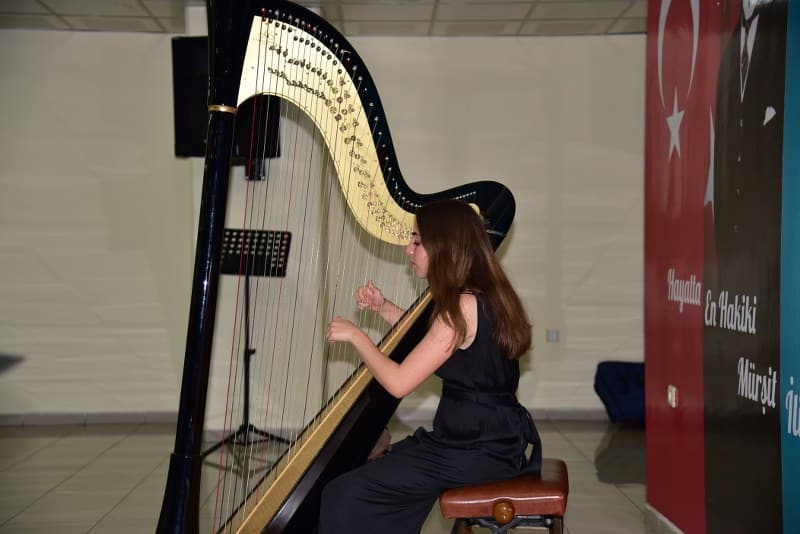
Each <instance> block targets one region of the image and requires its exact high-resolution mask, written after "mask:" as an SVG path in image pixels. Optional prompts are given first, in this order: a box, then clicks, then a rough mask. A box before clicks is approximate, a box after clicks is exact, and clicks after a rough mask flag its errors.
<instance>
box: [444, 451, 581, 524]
mask: <svg viewBox="0 0 800 534" xmlns="http://www.w3.org/2000/svg"><path fill="white" fill-rule="evenodd" d="M568 494H569V478H568V475H567V465H566V464H565V463H564V461H563V460H558V459H554V458H544V459H543V460H542V472H541V475H533V474H529V475H521V476H519V477H516V478H513V479H510V480H502V481H499V482H491V483H488V484H480V485H476V486H465V487H461V488H453V489H450V490H447V491H445V492H444V493H442V495H441V496H440V497H439V508H441V510H442V514H443V515H444V517H446V518H448V519H456V525H455V527H454V529H453V532H457V531H458V529H459V528H461V526H462V525H463V524H466V525H475V524H477V525H480V526H483V527H487V528H489V529H491V530H492V532H496V533H505V532H506V531H507V530H508V529H510V528H513V527H516V526H523V525H524V526H543V527H547V528H548V529H550V531H551V532H561V531H562V523H563V516H564V512H565V511H566V509H567V495H568ZM467 528H468V527H467ZM468 531H469V530H467V532H468Z"/></svg>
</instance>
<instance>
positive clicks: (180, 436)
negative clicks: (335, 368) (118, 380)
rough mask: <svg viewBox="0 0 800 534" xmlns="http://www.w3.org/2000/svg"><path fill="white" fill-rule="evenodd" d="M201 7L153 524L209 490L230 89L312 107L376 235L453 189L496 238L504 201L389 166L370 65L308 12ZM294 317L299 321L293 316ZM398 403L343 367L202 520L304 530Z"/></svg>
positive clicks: (423, 318) (181, 521)
mask: <svg viewBox="0 0 800 534" xmlns="http://www.w3.org/2000/svg"><path fill="white" fill-rule="evenodd" d="M207 11H208V28H209V73H210V75H209V92H208V110H209V122H208V135H207V145H206V157H205V171H204V178H203V190H202V199H201V206H200V217H199V225H198V235H197V249H196V254H195V265H194V272H193V282H192V294H191V307H190V313H189V325H188V333H187V342H186V353H185V360H184V367H183V376H182V384H181V394H180V406H179V413H178V423H177V429H176V437H175V447H174V451H173V453H172V456H171V459H170V466H169V471H168V475H167V483H166V489H165V494H164V500H163V503H162V509H161V514H160V517H159V521H158V532H175V533H190V532H197V531H199V530H200V529H201V527H200V522H199V519H198V518H199V515H200V512H199V510H200V507H201V499H202V500H205V499H206V498H207V497H206V495H205V494H203V495H201V492H202V490H201V473H202V472H203V463H204V454H203V449H202V447H203V434H204V422H205V417H206V408H207V407H206V402H207V396H208V392H209V374H210V368H211V360H212V342H213V339H214V330H215V319H216V311H217V301H218V293H219V286H220V274H221V265H222V262H223V256H224V252H225V248H224V247H225V245H224V236H225V230H226V229H225V217H226V207H227V205H228V196H229V183H230V173H231V146H232V143H233V135H234V126H235V121H236V111H237V108H239V106H240V105H241V104H242V102H244V101H245V100H247V99H248V98H252V97H253V96H255V95H271V96H273V97H277V98H279V99H281V100H282V101H284V102H286V103H288V104H290V105H291V106H293V107H294V108H296V109H299V110H300V111H301V112H302V113H303V114H304V115H305V116H306V117H308V118H309V119H310V121H311V123H312V124H313V127H314V128H315V130H316V132H315V135H318V136H319V138H320V139H322V141H323V142H324V145H325V146H326V147H327V149H328V152H329V158H330V161H331V168H332V171H333V173H334V174H335V175H336V177H337V178H338V185H339V187H340V189H341V196H342V198H343V199H344V200H343V202H342V204H343V205H344V206H346V210H347V211H348V212H349V214H350V217H351V218H352V220H353V221H354V222H353V226H356V227H358V228H359V229H360V231H362V232H363V233H364V234H368V235H369V236H370V238H372V239H375V240H378V241H380V242H382V243H387V244H389V245H390V246H396V245H405V244H406V243H407V242H408V240H409V238H410V233H411V228H412V224H413V216H414V212H415V211H416V209H417V208H418V207H419V206H421V205H423V204H425V203H426V202H430V201H431V200H437V199H443V198H457V199H461V200H464V201H466V202H469V203H471V204H473V205H474V206H475V207H476V208H477V209H478V210H479V211H480V212H481V214H482V216H483V217H484V219H485V221H486V224H487V231H488V232H489V236H490V239H491V241H492V243H493V245H494V246H495V247H497V246H498V245H499V244H500V242H501V241H502V240H503V238H504V237H505V235H506V232H507V231H508V228H509V227H510V225H511V222H512V220H513V217H514V210H515V204H514V199H513V196H512V195H511V193H510V191H509V190H508V189H507V188H505V187H504V186H502V185H501V184H499V183H496V182H491V181H480V182H474V183H469V184H466V185H463V186H459V187H455V188H452V189H448V190H445V191H441V192H438V193H435V194H422V193H417V192H415V191H413V190H411V189H410V188H409V187H408V186H407V185H406V182H405V181H404V179H403V176H402V174H401V173H400V168H399V165H398V161H397V156H396V154H395V150H394V146H393V144H392V139H391V135H390V133H389V128H388V123H387V119H386V117H385V115H384V110H383V107H382V105H381V101H380V98H379V97H378V92H377V89H376V87H375V84H374V82H373V80H372V78H371V76H370V74H369V71H368V70H367V68H366V66H365V65H364V63H363V61H362V60H361V58H360V57H359V55H358V53H357V52H356V51H355V50H354V49H353V47H352V46H351V45H350V44H349V43H348V42H347V40H346V39H345V38H344V37H343V36H342V35H341V34H340V33H339V32H338V31H337V30H336V29H335V28H334V27H333V26H331V25H330V24H329V23H327V22H326V21H325V20H324V19H323V18H321V17H320V16H318V15H316V14H315V13H312V12H310V11H308V10H306V9H305V8H302V7H300V6H298V5H295V4H292V3H290V2H285V1H279V0H273V1H267V0H260V1H235V2H234V1H222V2H216V1H209V2H208V5H207ZM276 235H277V234H276ZM292 246H293V247H294V246H296V245H295V244H293V245H292ZM350 294H352V292H350ZM429 300H430V299H429V296H428V294H427V293H424V294H422V295H421V296H420V297H419V298H417V299H416V300H415V301H414V303H413V304H412V305H411V306H410V307H409V309H408V311H407V312H406V313H405V315H404V316H403V318H402V319H401V320H400V321H399V322H398V323H397V324H396V325H394V326H393V327H392V328H391V329H390V330H388V332H387V333H386V334H385V335H384V336H383V337H382V339H381V340H380V341H379V346H380V347H381V349H382V350H383V351H384V352H385V353H386V354H388V355H390V357H392V358H393V359H395V360H397V361H400V360H402V359H403V358H404V357H405V355H406V354H408V352H409V351H410V350H411V349H412V348H413V347H414V346H415V344H416V343H417V342H418V340H419V339H421V337H422V336H423V335H424V333H425V330H426V327H427V309H428V304H429ZM328 319H330V318H328ZM298 330H303V328H302V326H301V327H300V328H299V329H297V330H294V329H293V331H298ZM281 335H284V336H285V335H288V333H284V332H282V333H281ZM397 404H398V400H397V399H395V398H393V397H392V396H391V395H389V394H388V393H387V392H386V391H385V390H384V389H383V388H382V387H381V386H380V385H379V384H378V383H377V382H376V381H374V380H373V379H372V378H371V376H370V374H369V372H368V371H367V370H366V368H364V367H363V366H360V367H357V368H355V370H354V371H353V372H352V374H350V375H349V376H348V377H347V378H346V379H345V380H343V381H342V383H341V384H340V385H337V386H336V387H335V389H334V391H333V392H332V394H331V395H330V397H329V398H326V399H325V400H324V402H322V404H321V409H320V410H319V413H317V414H314V416H313V417H312V418H309V420H311V421H313V422H312V423H309V424H305V426H303V427H302V428H300V429H299V430H298V432H297V433H296V434H293V435H292V437H291V446H290V447H287V448H286V449H285V450H283V449H282V450H281V453H280V454H279V455H278V457H277V458H275V459H274V461H273V462H271V463H270V465H269V468H268V469H266V470H265V471H264V472H260V473H259V474H258V476H257V477H256V479H255V480H253V481H251V482H249V483H248V485H247V488H246V490H245V491H243V492H239V494H238V495H239V496H240V497H241V502H237V503H234V504H233V505H232V506H231V507H230V509H229V511H226V512H224V513H220V514H219V517H217V518H215V520H214V522H213V524H212V525H211V526H210V529H211V530H212V531H224V532H234V531H235V532H289V533H291V532H294V533H302V534H311V533H313V532H314V531H315V529H316V521H317V514H318V507H319V495H320V491H321V489H322V487H323V486H324V485H325V483H327V482H328V481H329V480H331V479H332V478H333V477H335V476H337V475H338V474H341V473H342V472H344V471H346V470H348V469H352V468H353V467H356V466H358V465H360V464H361V463H363V462H364V461H366V457H367V455H368V453H369V451H370V448H371V446H372V444H373V443H374V442H375V440H376V439H377V438H378V436H379V435H380V433H381V431H382V430H383V429H384V428H385V426H386V425H387V423H388V421H389V419H390V417H391V416H392V414H393V413H394V411H395V409H396V407H397ZM203 529H204V530H205V526H204V528H203Z"/></svg>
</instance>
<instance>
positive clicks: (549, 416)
mask: <svg viewBox="0 0 800 534" xmlns="http://www.w3.org/2000/svg"><path fill="white" fill-rule="evenodd" d="M530 412H531V415H532V416H533V419H534V420H535V421H603V420H607V419H608V416H607V415H606V412H605V411H604V410H602V409H598V410H591V409H589V410H570V409H561V410H537V409H533V410H530ZM433 414H434V409H433V408H403V407H402V406H401V407H400V408H399V409H398V410H397V412H396V414H395V417H397V418H398V419H400V420H401V421H403V422H408V423H412V422H413V423H416V424H426V423H429V422H431V421H433ZM177 420H178V413H177V412H97V413H25V414H0V427H2V426H48V425H103V424H147V423H152V424H157V423H175V422H177Z"/></svg>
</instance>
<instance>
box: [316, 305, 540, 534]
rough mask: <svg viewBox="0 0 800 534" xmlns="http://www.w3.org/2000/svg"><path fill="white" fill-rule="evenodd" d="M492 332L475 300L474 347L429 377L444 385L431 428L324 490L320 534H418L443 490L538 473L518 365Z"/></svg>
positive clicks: (537, 442) (536, 450)
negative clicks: (519, 393) (520, 392)
mask: <svg viewBox="0 0 800 534" xmlns="http://www.w3.org/2000/svg"><path fill="white" fill-rule="evenodd" d="M492 332H493V319H492V314H491V310H490V309H489V306H488V303H486V302H484V300H483V299H482V298H481V297H480V296H478V327H477V331H476V334H475V339H474V341H473V342H472V344H471V345H470V346H469V347H468V348H466V349H463V350H462V349H459V350H457V351H456V352H455V353H453V355H452V356H450V358H448V360H447V361H446V362H445V363H444V364H443V365H442V366H441V367H440V368H439V369H438V370H437V371H436V375H437V376H439V377H440V378H442V381H443V385H442V398H441V400H440V401H439V406H438V408H437V410H436V415H435V416H434V420H433V430H432V431H427V430H425V429H423V428H419V429H417V431H416V432H415V433H414V435H412V436H409V437H407V438H406V439H404V440H402V441H400V442H398V443H395V444H393V445H392V448H391V452H390V453H388V454H387V455H386V456H384V457H383V458H381V459H380V460H376V461H374V462H370V463H368V464H365V465H363V466H361V467H359V468H357V469H354V470H353V471H350V472H348V473H345V474H344V475H342V476H340V477H338V478H336V479H334V480H333V481H332V482H331V483H330V484H328V485H327V486H326V487H325V490H324V492H323V495H322V506H321V510H320V522H319V532H320V533H325V534H343V533H347V534H356V533H362V532H363V533H365V534H366V533H375V532H379V533H381V534H413V533H418V532H419V531H420V529H421V528H422V525H423V523H424V522H425V519H426V518H427V517H428V514H429V513H430V511H431V508H432V507H433V505H434V504H435V503H436V500H437V499H438V497H439V495H440V494H441V493H442V492H443V491H444V490H447V489H450V488H454V487H458V486H467V485H471V484H482V483H485V482H492V481H495V480H502V479H507V478H511V477H513V476H515V475H518V474H520V473H522V472H528V471H538V470H539V469H540V468H541V441H540V440H539V435H538V432H537V431H536V426H535V425H534V423H533V420H532V419H531V417H530V414H529V413H528V411H527V410H526V409H525V408H524V407H522V406H521V405H520V404H519V402H517V399H516V396H515V392H516V390H517V385H518V384H519V362H518V361H517V360H509V359H508V358H506V357H504V356H503V355H502V354H501V353H500V350H499V348H498V346H497V343H496V342H495V341H494V337H493V333H492ZM529 443H531V444H533V452H532V454H531V457H530V459H527V458H526V456H525V449H526V447H527V446H528V444H529Z"/></svg>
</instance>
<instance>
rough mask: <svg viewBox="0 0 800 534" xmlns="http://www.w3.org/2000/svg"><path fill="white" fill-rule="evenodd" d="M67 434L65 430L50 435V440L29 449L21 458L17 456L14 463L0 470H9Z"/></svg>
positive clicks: (6, 437)
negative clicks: (62, 432) (61, 432)
mask: <svg viewBox="0 0 800 534" xmlns="http://www.w3.org/2000/svg"><path fill="white" fill-rule="evenodd" d="M67 436H69V433H68V432H66V433H64V434H61V435H58V436H51V437H52V439H51V440H50V441H48V442H47V443H45V444H43V445H42V446H41V447H39V448H37V449H35V450H33V451H31V452H30V453H28V454H27V455H25V456H22V457H21V458H18V459H17V461H15V462H14V463H12V464H9V465H7V466H6V467H4V468H3V469H0V472H5V471H9V470H11V469H14V467H16V466H17V465H19V464H20V463H22V462H24V461H25V460H28V459H29V458H30V457H32V456H33V455H35V454H38V453H40V452H41V451H43V450H45V449H47V448H49V447H51V446H52V445H54V444H55V443H56V442H58V441H60V440H61V439H63V438H64V437H67ZM8 438H9V436H4V437H2V438H0V440H3V439H8Z"/></svg>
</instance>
